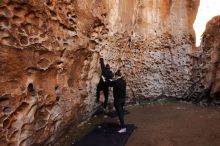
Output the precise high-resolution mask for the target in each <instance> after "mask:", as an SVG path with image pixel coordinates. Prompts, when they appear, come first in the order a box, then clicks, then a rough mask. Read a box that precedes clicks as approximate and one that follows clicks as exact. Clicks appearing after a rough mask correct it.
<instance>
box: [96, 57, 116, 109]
mask: <svg viewBox="0 0 220 146" xmlns="http://www.w3.org/2000/svg"><path fill="white" fill-rule="evenodd" d="M100 64H101V70H102V75H101V78H100V81H99V83H98V86H97V91H96V102H97V103H99V98H100V91H103V92H104V97H105V100H104V104H103V107H104V110H105V111H106V107H107V103H108V93H109V92H108V91H109V87H108V86H107V83H106V81H108V80H110V79H112V78H113V73H112V71H111V70H110V65H109V64H106V66H105V64H104V59H103V58H100Z"/></svg>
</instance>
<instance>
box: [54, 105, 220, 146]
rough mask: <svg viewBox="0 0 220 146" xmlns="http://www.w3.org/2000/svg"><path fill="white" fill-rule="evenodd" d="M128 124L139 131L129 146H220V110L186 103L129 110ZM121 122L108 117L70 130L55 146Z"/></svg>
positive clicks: (146, 106)
mask: <svg viewBox="0 0 220 146" xmlns="http://www.w3.org/2000/svg"><path fill="white" fill-rule="evenodd" d="M126 109H127V110H128V111H129V112H130V114H128V115H126V116H125V121H126V123H129V124H134V125H135V126H137V129H135V131H134V132H133V134H132V135H131V136H130V138H129V140H128V142H127V144H126V146H220V108H216V107H201V106H196V105H191V104H186V103H165V104H159V103H157V104H149V105H142V106H141V105H139V106H129V107H127V108H126ZM103 121H104V122H109V121H111V122H118V120H117V118H114V119H110V118H106V117H105V118H104V116H97V117H95V118H92V119H91V120H89V121H88V122H87V123H85V124H83V125H82V126H79V127H78V130H77V131H78V132H77V133H76V132H73V131H76V129H75V128H74V127H72V129H71V128H70V129H69V130H68V132H67V133H66V134H65V136H63V137H62V138H61V139H60V140H59V141H58V142H57V143H56V144H55V146H70V145H71V144H72V143H74V142H75V141H76V140H78V139H80V138H81V137H82V136H84V135H85V134H86V133H87V132H88V131H90V130H91V129H92V128H94V126H95V125H97V124H98V123H100V122H103Z"/></svg>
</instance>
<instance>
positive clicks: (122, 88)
mask: <svg viewBox="0 0 220 146" xmlns="http://www.w3.org/2000/svg"><path fill="white" fill-rule="evenodd" d="M107 83H108V86H111V87H113V96H114V100H115V101H119V100H125V97H126V81H125V80H124V79H123V78H119V79H116V80H114V81H108V82H107Z"/></svg>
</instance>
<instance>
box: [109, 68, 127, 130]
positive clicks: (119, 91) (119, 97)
mask: <svg viewBox="0 0 220 146" xmlns="http://www.w3.org/2000/svg"><path fill="white" fill-rule="evenodd" d="M107 84H108V86H110V87H113V96H114V106H115V110H116V112H117V115H118V118H119V121H120V126H121V129H120V130H119V131H118V133H124V132H126V128H125V124H124V109H123V108H124V104H125V97H126V81H125V79H124V78H123V77H122V74H121V71H120V70H118V71H117V72H116V73H115V79H114V80H109V81H107Z"/></svg>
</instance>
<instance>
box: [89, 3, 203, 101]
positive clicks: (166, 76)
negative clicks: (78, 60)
mask: <svg viewBox="0 0 220 146" xmlns="http://www.w3.org/2000/svg"><path fill="white" fill-rule="evenodd" d="M198 5H199V1H198V0H112V1H108V4H107V8H106V9H107V10H108V11H109V13H108V14H107V17H106V18H105V19H104V20H103V23H104V24H107V25H104V26H105V27H107V29H109V33H108V35H107V36H106V35H99V33H95V32H94V33H93V34H92V35H93V36H94V41H96V42H97V46H96V49H98V50H100V52H101V54H103V56H104V58H105V59H106V60H107V61H108V62H109V63H110V64H111V65H112V67H113V70H114V71H115V70H117V68H120V69H121V70H122V71H123V72H124V75H125V78H126V80H127V82H128V84H127V85H128V96H129V97H134V98H142V97H156V96H158V95H161V94H162V95H167V96H176V97H181V96H183V95H186V94H187V93H188V90H189V88H190V87H191V86H192V84H193V83H194V82H195V81H196V80H197V73H196V74H195V72H194V68H195V67H196V65H195V64H196V62H195V60H194V58H193V57H192V56H193V55H194V54H195V52H196V48H195V33H194V30H193V27H192V26H193V22H194V20H195V17H196V13H197V9H198ZM95 36H97V37H95ZM198 76H199V75H198Z"/></svg>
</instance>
